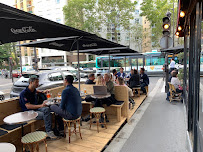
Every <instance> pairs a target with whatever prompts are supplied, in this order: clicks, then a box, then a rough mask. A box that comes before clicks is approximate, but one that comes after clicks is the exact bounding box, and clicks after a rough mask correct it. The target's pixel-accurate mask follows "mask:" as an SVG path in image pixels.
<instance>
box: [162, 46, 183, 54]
mask: <svg viewBox="0 0 203 152" xmlns="http://www.w3.org/2000/svg"><path fill="white" fill-rule="evenodd" d="M161 52H162V53H173V54H178V53H180V52H184V46H183V45H181V46H176V47H172V48H168V49H161Z"/></svg>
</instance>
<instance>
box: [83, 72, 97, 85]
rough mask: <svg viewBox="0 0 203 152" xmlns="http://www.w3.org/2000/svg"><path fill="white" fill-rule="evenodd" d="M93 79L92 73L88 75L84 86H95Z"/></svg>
mask: <svg viewBox="0 0 203 152" xmlns="http://www.w3.org/2000/svg"><path fill="white" fill-rule="evenodd" d="M94 79H95V76H94V73H91V74H89V76H88V80H87V81H86V82H85V84H95V82H94Z"/></svg>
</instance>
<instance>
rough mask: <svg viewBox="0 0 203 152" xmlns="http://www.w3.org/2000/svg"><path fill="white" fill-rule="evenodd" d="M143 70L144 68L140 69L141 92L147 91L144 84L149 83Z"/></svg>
mask: <svg viewBox="0 0 203 152" xmlns="http://www.w3.org/2000/svg"><path fill="white" fill-rule="evenodd" d="M144 71H145V69H144V68H141V69H140V82H141V84H140V87H141V90H142V91H143V93H147V92H146V89H145V86H148V85H149V78H148V76H147V74H145V72H144Z"/></svg>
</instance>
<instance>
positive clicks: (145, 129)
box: [105, 79, 187, 152]
mask: <svg viewBox="0 0 203 152" xmlns="http://www.w3.org/2000/svg"><path fill="white" fill-rule="evenodd" d="M163 85H164V83H163V81H162V80H161V79H159V80H158V81H157V83H156V86H155V87H153V90H152V91H151V92H150V93H149V96H148V97H147V99H146V100H145V101H144V103H143V104H142V106H141V107H140V108H139V109H138V111H137V112H136V113H135V114H134V115H133V117H132V118H131V120H130V121H129V123H128V124H126V125H125V126H124V127H123V129H122V130H121V131H120V132H119V133H118V135H117V136H116V137H115V138H114V140H113V141H112V142H111V143H110V145H109V146H108V147H107V149H106V150H105V151H106V152H119V151H121V152H187V150H186V146H185V144H186V122H185V117H184V106H183V104H182V103H181V102H172V103H169V102H168V101H166V100H165V98H166V94H165V93H163V92H161V89H162V88H163Z"/></svg>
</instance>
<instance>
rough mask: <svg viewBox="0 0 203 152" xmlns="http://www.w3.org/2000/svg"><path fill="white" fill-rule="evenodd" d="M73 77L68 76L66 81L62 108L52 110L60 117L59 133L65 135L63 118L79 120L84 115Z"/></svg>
mask: <svg viewBox="0 0 203 152" xmlns="http://www.w3.org/2000/svg"><path fill="white" fill-rule="evenodd" d="M73 80H74V78H73V76H72V75H67V76H66V78H65V80H64V83H63V84H64V86H65V87H66V88H65V89H64V90H63V92H62V95H61V97H62V100H61V103H60V106H57V105H52V106H51V107H50V108H51V110H52V111H54V112H55V113H56V114H58V115H59V116H60V117H58V118H57V119H58V120H57V121H58V125H59V133H61V134H62V133H63V130H64V125H63V121H62V118H61V117H63V118H65V119H67V120H72V119H77V118H78V117H80V116H81V113H82V103H81V97H80V93H79V91H78V89H77V88H75V87H74V86H73V85H72V84H73Z"/></svg>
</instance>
